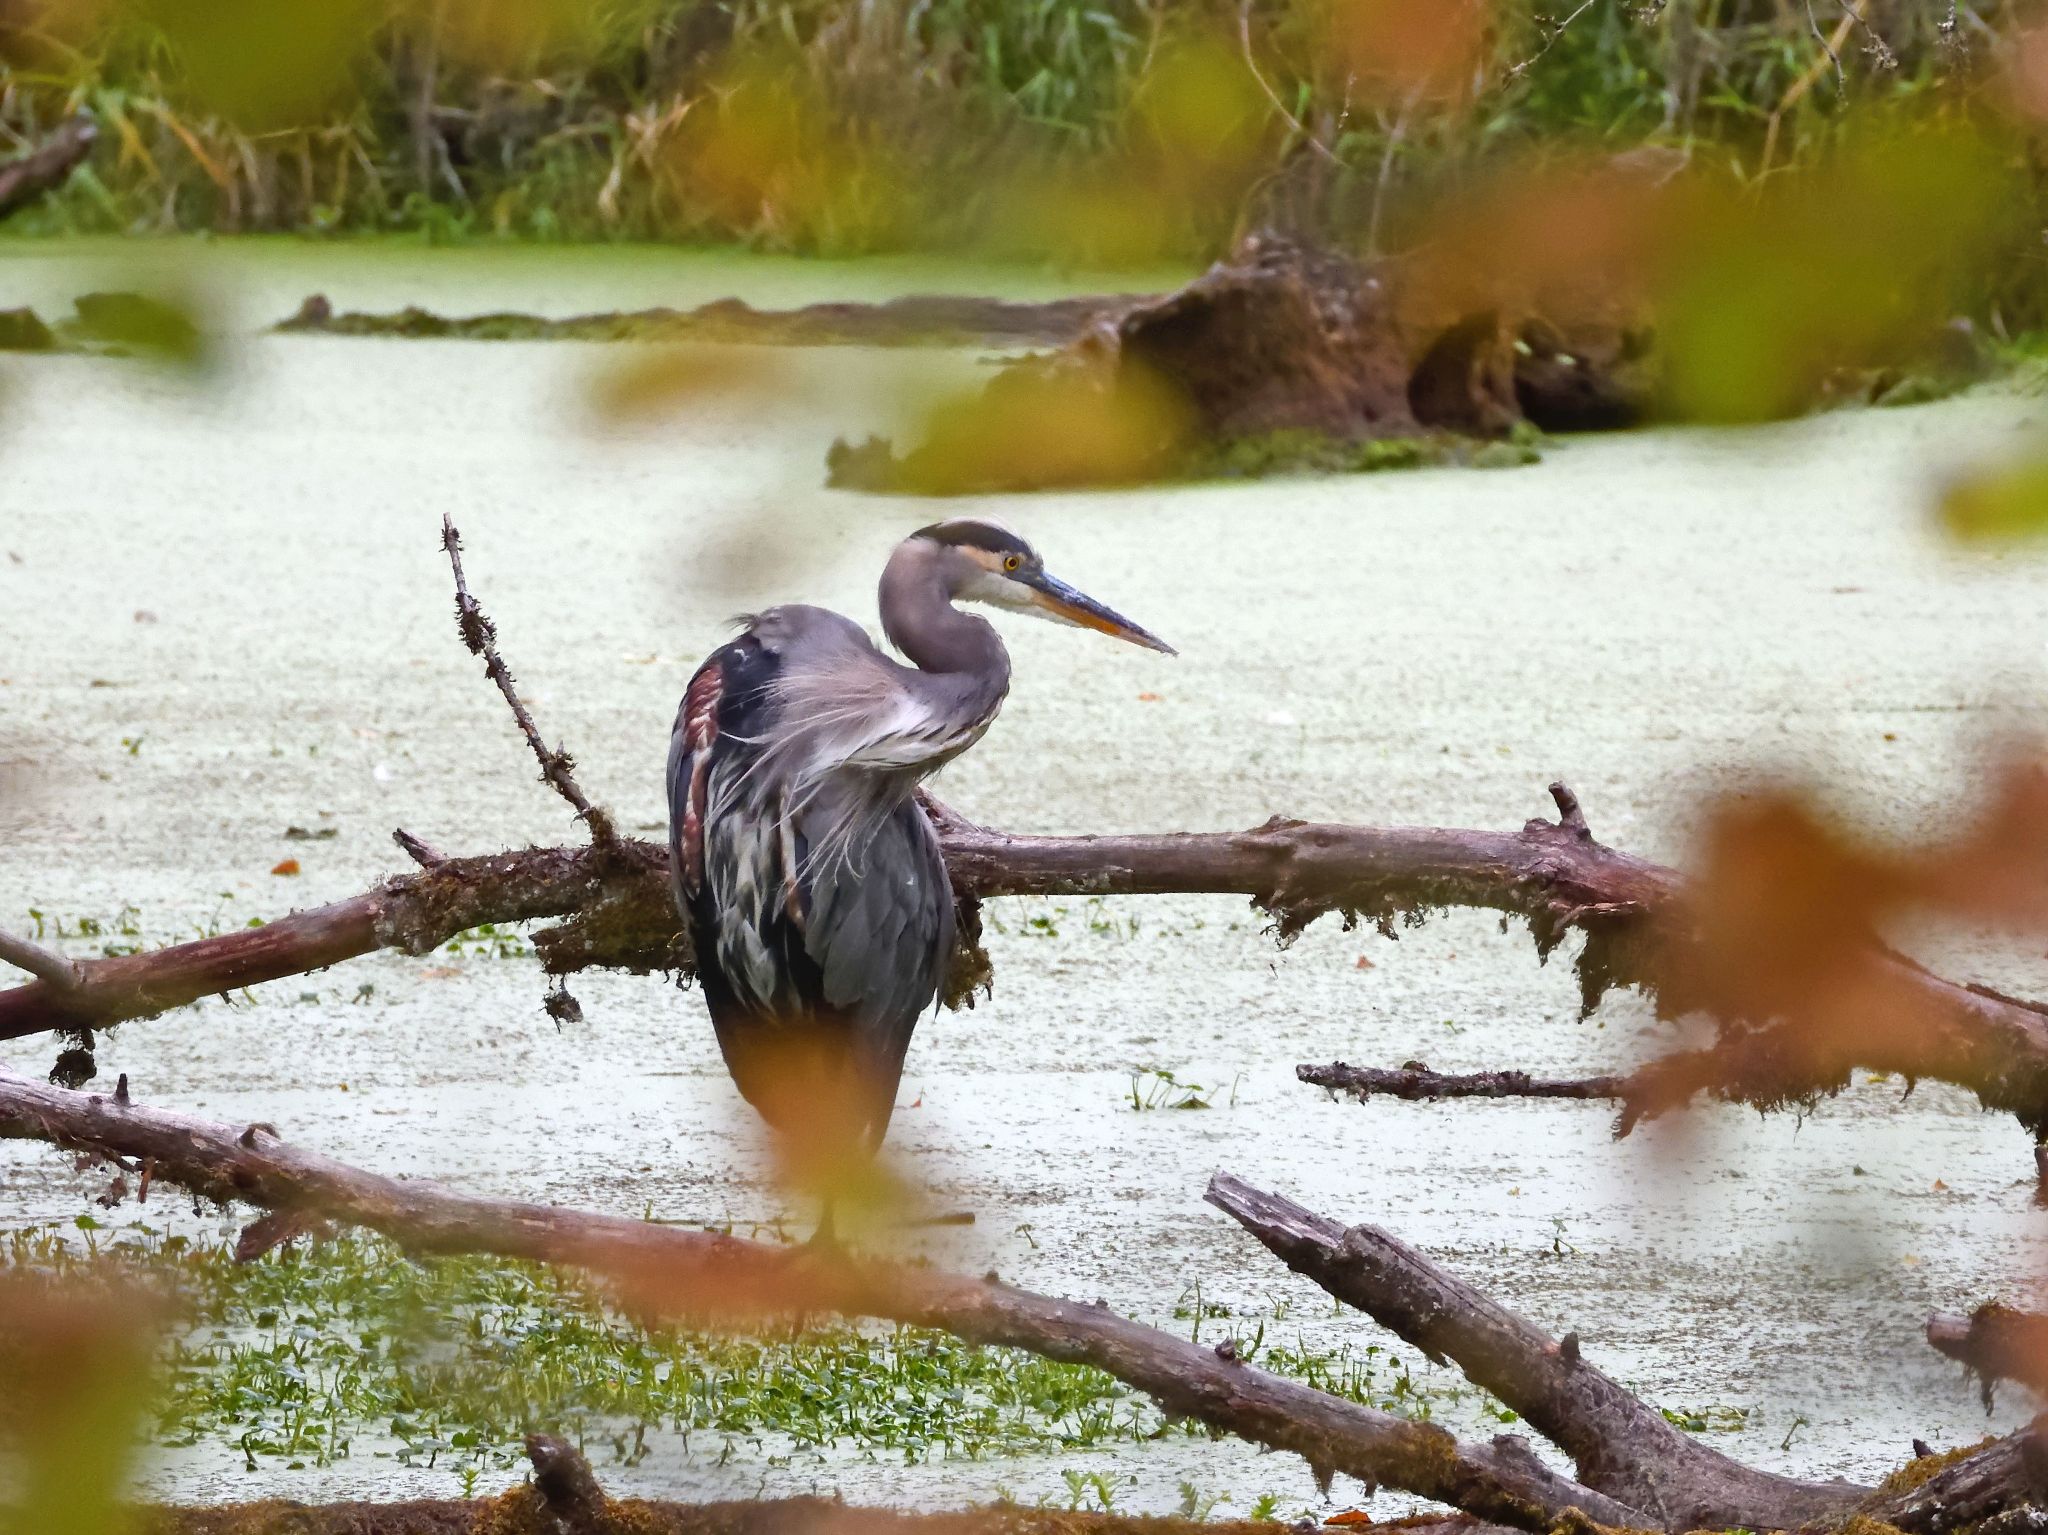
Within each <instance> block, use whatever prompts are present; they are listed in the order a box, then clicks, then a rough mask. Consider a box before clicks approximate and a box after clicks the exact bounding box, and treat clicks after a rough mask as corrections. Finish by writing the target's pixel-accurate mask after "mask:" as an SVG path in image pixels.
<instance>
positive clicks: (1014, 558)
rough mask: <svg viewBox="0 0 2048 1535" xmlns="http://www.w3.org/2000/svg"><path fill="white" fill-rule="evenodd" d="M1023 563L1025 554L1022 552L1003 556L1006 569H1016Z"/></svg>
mask: <svg viewBox="0 0 2048 1535" xmlns="http://www.w3.org/2000/svg"><path fill="white" fill-rule="evenodd" d="M1023 563H1024V556H1023V555H1021V554H1006V555H1004V556H1003V569H1005V570H1016V569H1018V568H1019V567H1021V566H1022V565H1023Z"/></svg>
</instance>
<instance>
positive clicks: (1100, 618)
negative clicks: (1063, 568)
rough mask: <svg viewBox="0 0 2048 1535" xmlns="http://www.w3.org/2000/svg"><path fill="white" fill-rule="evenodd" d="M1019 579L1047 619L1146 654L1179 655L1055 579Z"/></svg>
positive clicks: (1149, 632) (1161, 642) (1099, 604)
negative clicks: (1096, 633) (1137, 647)
mask: <svg viewBox="0 0 2048 1535" xmlns="http://www.w3.org/2000/svg"><path fill="white" fill-rule="evenodd" d="M1023 579H1024V583H1025V584H1026V585H1027V586H1029V587H1030V588H1031V605H1032V606H1033V607H1035V608H1037V609H1038V610H1039V611H1040V612H1041V613H1043V614H1045V616H1046V617H1048V618H1053V619H1057V620H1059V622H1061V623H1063V624H1078V625H1079V626H1080V627H1081V628H1083V629H1095V630H1098V631H1100V632H1101V633H1103V634H1111V635H1115V636H1116V637H1117V638H1118V639H1120V640H1129V641H1130V642H1131V643H1132V644H1133V645H1143V646H1144V647H1145V648H1146V649H1147V650H1157V651H1160V652H1162V653H1163V654H1166V655H1169V656H1177V655H1179V654H1180V652H1179V651H1177V650H1175V649H1174V648H1173V647H1172V646H1171V645H1169V644H1167V643H1166V641H1164V640H1162V639H1161V638H1160V637H1159V636H1158V635H1156V634H1154V633H1153V632H1152V631H1151V630H1149V629H1142V628H1140V627H1139V626H1138V625H1136V624H1134V623H1132V622H1131V621H1130V620H1129V619H1128V618H1126V617H1124V616H1123V614H1121V613H1119V612H1117V611H1116V610H1115V609H1113V608H1106V607H1104V606H1103V605H1102V604H1101V603H1099V602H1097V601H1096V600H1095V599H1094V598H1093V597H1090V596H1089V595H1088V594H1087V593H1086V592H1081V591H1076V590H1075V589H1074V588H1073V587H1071V586H1069V585H1067V583H1066V582H1064V581H1062V580H1060V579H1059V578H1058V577H1057V576H1048V575H1046V574H1045V573H1044V572H1042V571H1041V572H1040V573H1038V574H1037V575H1033V576H1026V577H1024V578H1023Z"/></svg>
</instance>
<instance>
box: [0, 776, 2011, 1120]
mask: <svg viewBox="0 0 2048 1535" xmlns="http://www.w3.org/2000/svg"><path fill="white" fill-rule="evenodd" d="M1553 794H1554V796H1555V797H1556V798H1557V799H1558V802H1559V811H1560V816H1561V820H1560V821H1559V822H1549V821H1540V820H1538V821H1530V822H1529V823H1528V824H1527V825H1525V826H1524V827H1523V828H1522V829H1521V830H1520V831H1518V832H1495V831H1465V830H1450V829H1443V828H1434V827H1368V826H1334V825H1317V824H1314V823H1308V822H1302V821H1287V820H1280V819H1277V818H1276V819H1274V820H1272V821H1268V822H1267V823H1266V824H1265V825H1263V826H1259V827H1254V828H1253V829H1251V830H1249V831H1242V832H1200V833H1169V834H1155V835H1137V836H1109V837H1018V836H1009V835H1006V834H1004V833H1002V832H999V831H991V830H988V829H986V828H984V827H980V826H976V825H973V824H972V823H970V822H967V821H964V820H961V819H959V818H957V817H953V816H945V817H942V818H941V819H940V820H939V822H938V829H939V834H940V842H941V845H942V846H943V847H944V849H945V852H946V860H947V864H948V867H949V868H950V870H951V873H952V878H953V885H954V889H955V891H956V893H957V894H958V895H959V896H960V897H961V898H962V899H963V901H965V900H971V899H974V898H979V897H987V896H999V895H1084V894H1085V895H1149V894H1167V893H1195V892H1203V893H1225V894H1239V895H1246V896H1249V897H1251V899H1252V900H1253V902H1254V903H1256V904H1257V905H1259V906H1260V907H1262V908H1264V909H1265V910H1267V911H1269V912H1271V913H1272V914H1273V915H1274V917H1275V918H1276V922H1277V926H1278V929H1279V931H1280V934H1281V937H1282V938H1283V940H1284V939H1285V938H1288V937H1291V936H1292V935H1294V934H1296V933H1298V932H1299V931H1301V930H1302V929H1303V928H1305V927H1306V926H1307V925H1308V924H1309V923H1310V922H1312V921H1313V920H1315V918H1316V917H1318V916H1320V915H1323V914H1326V913H1330V912H1340V913H1342V914H1343V915H1344V916H1345V918H1346V920H1347V921H1355V920H1361V919H1362V920H1366V921H1370V922H1373V923H1375V924H1376V925H1378V926H1379V927H1380V928H1381V929H1382V930H1383V931H1385V932H1387V933H1389V934H1392V933H1394V932H1395V931H1396V929H1395V923H1396V922H1397V921H1401V920H1406V921H1417V920H1420V919H1421V918H1422V917H1423V916H1424V915H1426V914H1427V913H1429V912H1432V911H1435V910H1438V909H1441V908H1445V907H1453V906H1463V907H1472V908H1477V909H1482V910H1490V911H1497V912H1500V913H1502V914H1504V915H1508V916H1514V917H1519V918H1522V919H1524V920H1526V921H1527V922H1528V923H1529V925H1530V928H1531V930H1532V932H1533V934H1534V936H1535V939H1536V946H1537V952H1538V954H1539V956H1547V955H1548V954H1549V953H1550V952H1551V951H1552V950H1553V949H1554V948H1555V947H1556V946H1557V945H1558V944H1559V943H1560V942H1562V941H1563V939H1564V937H1565V935H1566V934H1567V933H1568V932H1570V931H1573V930H1577V931H1579V932H1581V933H1582V934H1583V935H1584V936H1585V945H1584V947H1583V948H1582V950H1581V951H1580V953H1579V955H1578V958H1577V961H1576V966H1577V971H1578V978H1579V986H1580V994H1581V999H1582V1002H1583V1004H1584V1006H1585V1007H1586V1008H1587V1009H1588V1010H1590V1009H1591V1008H1592V1007H1594V1006H1595V1005H1597V1004H1598V1002H1599V1000H1600V998H1601V996H1602V995H1603V994H1604V993H1605V991H1606V990H1607V988H1609V987H1611V986H1617V985H1637V986H1643V987H1646V988H1654V987H1655V986H1656V985H1657V983H1658V981H1659V979H1660V969H1661V963H1660V953H1659V943H1658V941H1657V935H1656V934H1655V933H1653V931H1652V925H1653V923H1654V922H1655V920H1656V919H1658V918H1662V917H1669V916H1670V915H1671V914H1672V913H1673V912H1674V911H1675V909H1676V907H1677V903H1678V901H1679V899H1680V898H1681V896H1682V895H1683V893H1684V890H1685V884H1684V881H1683V879H1682V877H1681V876H1680V875H1679V874H1678V873H1677V872H1676V871H1674V870H1672V869H1668V868H1665V867H1662V866H1660V865H1658V864H1653V863H1648V862H1645V861H1644V860H1642V859H1639V858H1634V857H1631V856H1629V855H1628V854H1626V853H1621V852H1617V851H1615V850H1614V849H1612V848H1609V847H1606V846H1604V845H1602V844H1601V843H1600V842H1598V841H1596V840H1594V838H1593V836H1592V835H1591V833H1590V831H1589V830H1588V829H1587V827H1586V824H1585V819H1584V817H1583V815H1582V814H1579V813H1578V803H1577V801H1576V800H1575V799H1574V798H1573V797H1572V796H1571V794H1570V792H1569V791H1568V790H1565V789H1564V788H1563V786H1562V785H1556V786H1553ZM597 851H602V852H605V853H607V854H608V856H607V857H606V858H603V859H594V858H593V857H592V856H591V853H590V852H585V851H579V850H576V849H568V848H547V849H531V850H528V851H525V852H518V853H503V854H499V855H496V856H494V857H490V858H451V859H447V860H446V861H444V862H442V863H438V864H435V865H433V866H432V867H431V868H429V869H426V870H424V871H422V872H421V873H417V874H413V875H410V876H408V877H406V878H402V879H394V880H392V881H390V882H388V883H387V884H386V885H384V886H383V887H381V888H380V889H378V890H375V891H371V892H369V893H367V894H366V895H362V896H357V897H354V898H352V899H350V900H348V901H343V902H339V903H337V904H336V905H334V906H331V907H323V908H320V909H318V910H316V911H310V912H302V913H298V914H295V915H294V916H292V917H290V918H287V919H285V920H284V921H282V922H278V923H273V924H272V925H271V926H270V927H268V928H263V929H260V930H255V931H251V932H246V933H237V934H229V935H226V936H224V937H221V938H216V939H208V940H204V941H202V942H200V943H194V944H180V945H177V946H175V947H172V948H167V949H163V950H160V951H157V952H155V953H152V954H144V955H133V956H128V957H124V958H121V959H109V960H96V961H89V962H85V963H83V964H81V965H80V967H79V969H80V972H81V979H80V982H79V984H78V985H77V986H76V987H73V988H71V989H70V990H69V991H67V992H65V993H63V994H61V995H60V994H59V993H58V991H57V990H56V989H55V988H52V987H50V986H49V985H48V984H47V983H45V982H37V983H35V984H32V985H29V986H24V987H17V988H14V989H13V990H9V991H0V1039H6V1038H14V1037H18V1036H21V1035H24V1034H32V1033H37V1032H40V1031H43V1030H46V1029H61V1028H68V1027H77V1026H79V1025H80V1024H94V1023H100V1024H104V1023H114V1022H119V1021H121V1020H123V1019H128V1018H141V1017H147V1016H150V1015H152V1014H154V1013H159V1012H162V1011H164V1010H165V1009H167V1008H171V1007H176V1006H179V1005H181V1004H183V1003H186V1002H190V1001H192V1000H194V999H195V998H198V997H202V996H205V995H208V994H209V993H211V992H215V991H220V990H223V989H226V988H229V987H238V986H248V985H254V984H255V983H257V982H259V981H264V980H274V979H277V978H279V977H281V976H286V975H293V974H297V973H300V972H302V971H305V970H310V969H315V968H319V967H322V966H326V965H332V964H336V963H338V962H340V961H341V960H344V959H349V958H352V957H354V956H356V955H359V954H365V953H368V952H370V951H371V950H373V949H377V948H383V947H403V948H406V949H408V950H409V951H411V952H414V953H422V952H425V950H426V949H428V948H431V947H433V946H434V945H435V944H437V943H439V942H441V941H443V940H445V939H446V938H448V937H450V936H452V935H453V934H454V933H456V932H459V931H461V930H462V929H463V928H464V927H471V926H475V925H478V924H480V923H484V922H519V921H527V920H532V919H536V918H544V917H567V918H569V920H568V921H567V922H565V923H563V924H562V925H561V926H559V927H556V928H553V929H550V930H547V931H544V932H542V933H539V934H537V935H536V937H535V944H536V947H537V948H539V950H540V952H541V959H542V962H543V964H544V965H545V966H546V967H547V968H548V970H549V971H550V972H551V973H553V974H557V975H560V974H567V973H570V972H572V971H576V970H580V969H587V968H592V967H597V966H608V967H616V968H624V969H631V970H638V971H643V972H644V971H649V970H655V969H674V968H682V967H687V965H688V962H689V952H688V949H687V947H686V945H685V944H684V943H683V941H682V938H681V935H680V933H679V931H678V929H679V926H680V924H679V923H678V922H677V920H676V918H675V915H674V912H673V910H672V908H671V905H670V900H671V897H670V895H669V890H668V881H667V878H666V868H667V852H666V849H664V848H661V847H658V846H654V845H651V844H648V843H644V842H635V841H628V840H625V839H620V840H619V841H617V842H615V843H612V844H610V845H609V846H608V848H606V849H600V850H597ZM1667 927H1668V924H1667ZM970 931H972V924H971V923H963V932H970ZM955 958H956V980H957V981H959V984H956V985H953V986H951V987H949V994H951V995H953V996H956V997H959V996H964V995H965V994H966V992H967V991H968V989H969V985H968V978H970V977H979V978H985V974H986V972H985V970H980V969H977V968H975V966H974V965H973V964H971V963H967V962H964V961H972V960H973V959H974V958H975V956H973V955H972V954H971V953H963V954H962V955H956V957H955ZM1877 965H1878V968H1879V969H1880V971H1881V979H1882V984H1883V985H1884V987H1885V988H1886V989H1887V991H1888V992H1889V993H1890V994H1891V995H1892V996H1893V997H1895V998H1896V1000H1897V1001H1898V1003H1899V1005H1900V1008H1901V1010H1902V1011H1910V1013H1911V1015H1912V1017H1913V1018H1914V1019H1915V1021H1916V1023H1917V1024H1918V1025H1919V1026H1918V1027H1915V1028H1911V1029H1901V1028H1895V1029H1886V1030H1883V1031H1869V1032H1867V1033H1865V1034H1861V1035H1859V1034H1857V1033H1856V1032H1855V1031H1840V1030H1837V1031H1832V1032H1829V1033H1827V1034H1826V1035H1825V1036H1822V1035H1818V1034H1815V1033H1813V1032H1811V1031H1805V1030H1801V1029H1799V1028H1797V1027H1796V1026H1793V1025H1780V1026H1776V1027H1772V1028H1765V1029H1755V1030H1751V1029H1745V1028H1742V1027H1741V1026H1740V1025H1739V1024H1737V1025H1732V1026H1730V1027H1729V1028H1728V1029H1727V1030H1726V1031H1725V1032H1724V1036H1723V1038H1722V1040H1721V1041H1720V1042H1719V1043H1718V1044H1717V1045H1716V1046H1715V1047H1714V1048H1712V1049H1710V1050H1705V1051H1697V1052H1686V1053H1681V1054H1676V1055H1673V1056H1670V1057H1667V1058H1666V1059H1664V1060H1662V1061H1659V1062H1655V1063H1653V1065H1652V1066H1651V1067H1646V1068H1644V1069H1643V1070H1641V1071H1639V1072H1637V1073H1634V1074H1632V1075H1631V1077H1630V1079H1629V1091H1628V1092H1627V1094H1626V1095H1625V1101H1626V1109H1625V1112H1624V1115H1623V1120H1622V1125H1623V1127H1624V1128H1626V1127H1627V1126H1629V1125H1632V1124H1633V1123H1634V1122H1635V1121H1636V1119H1637V1118H1640V1117H1643V1116H1645V1115H1649V1114H1655V1113H1660V1112H1663V1111H1665V1110H1667V1109H1670V1108H1675V1107H1679V1106H1681V1105H1683V1104H1684V1103H1686V1102H1687V1101H1688V1100H1689V1099H1690V1098H1691V1097H1692V1096H1693V1095H1694V1094H1696V1093H1698V1092H1701V1091H1710V1092H1714V1093H1718V1094H1720V1095H1722V1096H1724V1097H1730V1098H1736V1099H1740V1100H1741V1101H1744V1102H1752V1103H1758V1104H1761V1105H1766V1106H1768V1105H1771V1104H1776V1103H1781V1102H1785V1101H1790V1100H1797V1099H1802V1098H1809V1097H1812V1096H1814V1095H1815V1094H1818V1093H1824V1092H1829V1091H1833V1090H1836V1089H1838V1088H1839V1087H1841V1086H1842V1085H1843V1084H1844V1083H1845V1082H1846V1081H1847V1080H1848V1075H1849V1072H1850V1070H1851V1068H1852V1067H1856V1066H1862V1067H1866V1068H1869V1069H1871V1070H1874V1071H1888V1072H1894V1073H1897V1074H1899V1075H1902V1076H1905V1077H1908V1078H1914V1079H1921V1078H1925V1079H1931V1080H1940V1081H1947V1082H1953V1083H1956V1084H1957V1085H1959V1086H1962V1087H1966V1088H1968V1089H1970V1090H1971V1091H1973V1092H1975V1093H1976V1094H1977V1095H1978V1097H1979V1098H1980V1099H1982V1100H1983V1102H1984V1103H1985V1105H1986V1106H1987V1107H1990V1108H1996V1109H2003V1110H2008V1111H2010V1112H2012V1113H2013V1114H2015V1115H2016V1116H2018V1117H2019V1119H2020V1120H2021V1122H2022V1123H2023V1124H2025V1125H2026V1126H2028V1128H2029V1129H2032V1130H2034V1131H2035V1132H2036V1133H2037V1135H2038V1134H2042V1133H2048V1013H2044V1012H2043V1011H2042V1009H2041V1008H2039V1007H2037V1006H2035V1005H2034V1004H2031V1003H2027V1002H2023V1001H2020V1000H2017V999H2015V998H2012V997H2007V996H2002V995H2000V994H1998V993H1995V992H1991V991H1987V990H1984V989H1981V988H1976V987H1971V986H1966V985H1958V984H1956V983H1955V982H1952V981H1947V980H1944V979H1942V978H1941V977H1939V976H1936V975H1932V974H1930V973H1929V972H1927V971H1926V970H1924V969H1922V968H1921V967H1920V966H1918V965H1915V964H1913V963H1912V962H1911V961H1909V960H1907V959H1905V958H1904V957H1902V956H1900V955H1897V954H1893V953H1891V952H1889V951H1880V952H1879V954H1878V958H1877Z"/></svg>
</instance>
